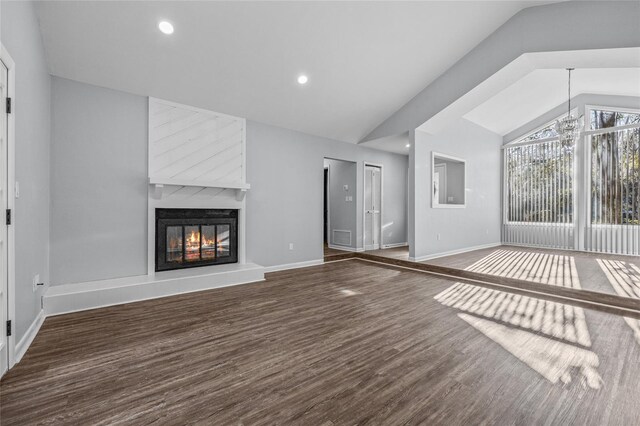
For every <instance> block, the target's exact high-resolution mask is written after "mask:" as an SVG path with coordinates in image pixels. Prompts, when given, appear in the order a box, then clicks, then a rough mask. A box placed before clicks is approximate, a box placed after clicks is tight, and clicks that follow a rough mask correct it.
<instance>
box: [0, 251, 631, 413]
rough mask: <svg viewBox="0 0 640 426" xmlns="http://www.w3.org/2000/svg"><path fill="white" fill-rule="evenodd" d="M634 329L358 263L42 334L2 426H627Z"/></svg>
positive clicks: (73, 318) (87, 317)
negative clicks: (169, 425) (211, 425)
mask: <svg viewBox="0 0 640 426" xmlns="http://www.w3.org/2000/svg"><path fill="white" fill-rule="evenodd" d="M628 320H629V319H628V318H627V319H625V318H623V317H620V316H616V315H612V314H609V313H603V312H598V311H592V310H587V309H582V308H580V307H575V306H570V305H562V304H560V303H556V302H552V301H548V300H540V299H535V298H531V297H527V296H522V295H518V294H511V293H505V292H501V291H495V290H491V289H487V288H483V287H476V286H473V285H469V284H464V283H457V282H456V281H452V280H447V279H442V278H438V277H434V276H430V275H427V274H424V273H420V272H412V271H407V270H400V269H397V268H393V267H390V266H381V265H375V264H371V263H368V262H364V261H361V260H357V259H353V260H347V261H343V262H336V263H329V264H325V265H321V266H316V267H311V268H305V269H298V270H290V271H283V272H278V273H273V274H269V275H268V276H267V281H266V282H262V283H256V284H248V285H243V286H236V287H228V288H224V289H216V290H211V291H206V292H199V293H192V294H187V295H181V296H175V297H168V298H163V299H157V300H151V301H145V302H139V303H132V304H127V305H121V306H115V307H110V308H103V309H97V310H93V311H87V312H81V313H75V314H68V315H62V316H58V317H53V318H48V319H47V320H46V321H45V324H44V325H43V327H42V329H41V331H40V333H39V334H38V336H37V338H36V340H35V341H34V343H33V345H32V346H31V348H30V349H29V351H28V352H27V354H26V355H25V357H24V359H23V360H22V362H21V363H20V364H19V365H17V366H16V367H15V368H14V369H12V370H11V371H10V372H9V373H8V374H7V375H6V376H5V377H4V378H3V379H2V381H1V382H0V421H1V423H2V424H3V425H37V424H73V425H88V424H100V425H102V424H104V425H106V424H133V425H138V424H172V425H174V424H216V425H227V424H229V425H237V424H243V425H253V424H257V425H267V424H269V425H271V424H300V425H353V424H391V425H395V424H431V425H432V424H443V425H463V424H465V425H466V424H527V425H528V424H580V425H602V424H611V425H631V424H637V421H638V419H639V418H640V404H638V394H639V393H640V372H639V370H640V369H639V366H640V338H638V340H636V338H635V337H634V329H633V328H632V326H631V325H632V322H629V321H628Z"/></svg>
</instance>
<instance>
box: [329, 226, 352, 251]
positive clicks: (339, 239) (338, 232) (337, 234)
mask: <svg viewBox="0 0 640 426" xmlns="http://www.w3.org/2000/svg"><path fill="white" fill-rule="evenodd" d="M333 244H335V245H337V246H349V247H350V246H351V231H348V230H345V229H334V230H333Z"/></svg>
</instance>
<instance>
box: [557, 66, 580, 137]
mask: <svg viewBox="0 0 640 426" xmlns="http://www.w3.org/2000/svg"><path fill="white" fill-rule="evenodd" d="M573 70H574V68H567V71H569V107H568V111H567V116H566V117H564V118H562V119H560V120H557V121H556V125H555V130H556V132H557V133H558V138H559V139H560V144H561V145H562V146H565V147H572V146H573V145H574V144H575V143H576V141H577V140H578V138H579V137H580V127H581V125H580V120H579V119H578V118H575V117H574V116H573V115H572V114H571V71H573Z"/></svg>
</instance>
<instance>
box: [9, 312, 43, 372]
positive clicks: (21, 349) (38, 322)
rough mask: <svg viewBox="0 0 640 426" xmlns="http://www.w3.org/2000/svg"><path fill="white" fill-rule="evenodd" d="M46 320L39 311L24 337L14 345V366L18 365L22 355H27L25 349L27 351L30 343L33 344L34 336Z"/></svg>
mask: <svg viewBox="0 0 640 426" xmlns="http://www.w3.org/2000/svg"><path fill="white" fill-rule="evenodd" d="M46 318H47V317H46V315H45V313H44V309H41V310H40V312H38V315H37V316H36V317H35V318H34V320H33V322H32V323H31V325H30V326H29V328H28V329H27V332H26V333H25V334H24V336H22V339H20V341H19V342H18V344H17V345H16V364H17V363H19V362H20V360H21V359H22V357H23V356H24V354H26V353H27V349H29V346H31V343H33V341H34V339H35V338H36V335H37V334H38V332H39V331H40V327H42V324H43V323H44V320H45V319H46Z"/></svg>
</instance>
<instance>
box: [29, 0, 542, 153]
mask: <svg viewBox="0 0 640 426" xmlns="http://www.w3.org/2000/svg"><path fill="white" fill-rule="evenodd" d="M542 3H549V2H540V1H469V2H462V1H454V2H435V1H432V2H393V1H392V2H293V1H292V2H186V1H178V2H167V1H140V2H129V1H127V2H117V1H98V2H95V1H88V2H74V1H45V2H40V3H39V4H38V7H37V12H38V18H39V22H40V26H41V31H42V37H43V41H44V45H45V50H46V53H47V60H48V64H49V69H50V73H51V74H53V75H56V76H60V77H64V78H69V79H73V80H78V81H82V82H86V83H90V84H95V85H99V86H103V87H108V88H112V89H117V90H123V91H126V92H130V93H135V94H139V95H149V96H154V97H158V98H163V99H167V100H171V101H175V102H180V103H185V104H190V105H193V106H198V107H201V108H206V109H210V110H214V111H218V112H223V113H227V114H233V115H238V116H242V117H246V118H248V119H251V120H256V121H261V122H264V123H267V124H272V125H277V126H281V127H285V128H289V129H294V130H299V131H302V132H305V133H309V134H313V135H319V136H324V137H328V138H333V139H338V140H344V141H348V142H357V141H358V140H359V139H361V138H362V137H363V136H365V135H366V134H368V133H369V132H370V131H371V130H372V129H373V128H375V127H376V126H377V125H378V124H380V123H381V122H382V121H383V120H384V119H386V118H387V117H388V116H390V115H391V114H392V113H394V112H395V111H397V110H398V109H399V108H400V107H401V106H402V105H404V104H405V103H406V102H407V101H409V100H410V99H411V98H412V97H413V96H415V95H416V94H417V93H418V92H419V91H420V90H421V89H423V88H424V87H425V86H427V85H428V84H429V83H431V82H432V81H433V80H434V79H436V78H437V77H438V76H439V75H440V74H442V73H443V72H445V71H446V70H447V69H448V68H449V67H450V66H451V65H453V64H454V63H455V62H456V61H458V60H459V59H460V58H462V57H463V56H464V55H465V54H466V53H467V52H469V51H470V50H471V49H473V47H474V46H476V45H477V44H478V43H479V42H480V41H481V40H483V39H484V38H485V37H487V36H488V35H489V34H491V33H492V32H493V31H495V30H496V29H497V28H498V27H499V26H500V25H502V24H503V23H504V22H505V21H507V20H508V19H509V18H510V17H511V16H513V15H514V14H515V13H517V12H518V11H520V10H521V9H523V8H526V7H529V6H532V5H539V4H542ZM162 19H166V20H168V21H170V22H172V23H173V25H174V27H175V32H174V34H173V35H170V36H167V35H164V34H162V33H160V32H159V31H158V28H157V25H158V22H159V21H160V20H162ZM299 74H306V75H308V77H309V82H308V83H307V84H306V85H304V86H301V85H299V84H298V83H297V82H296V78H297V76H298V75H299Z"/></svg>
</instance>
